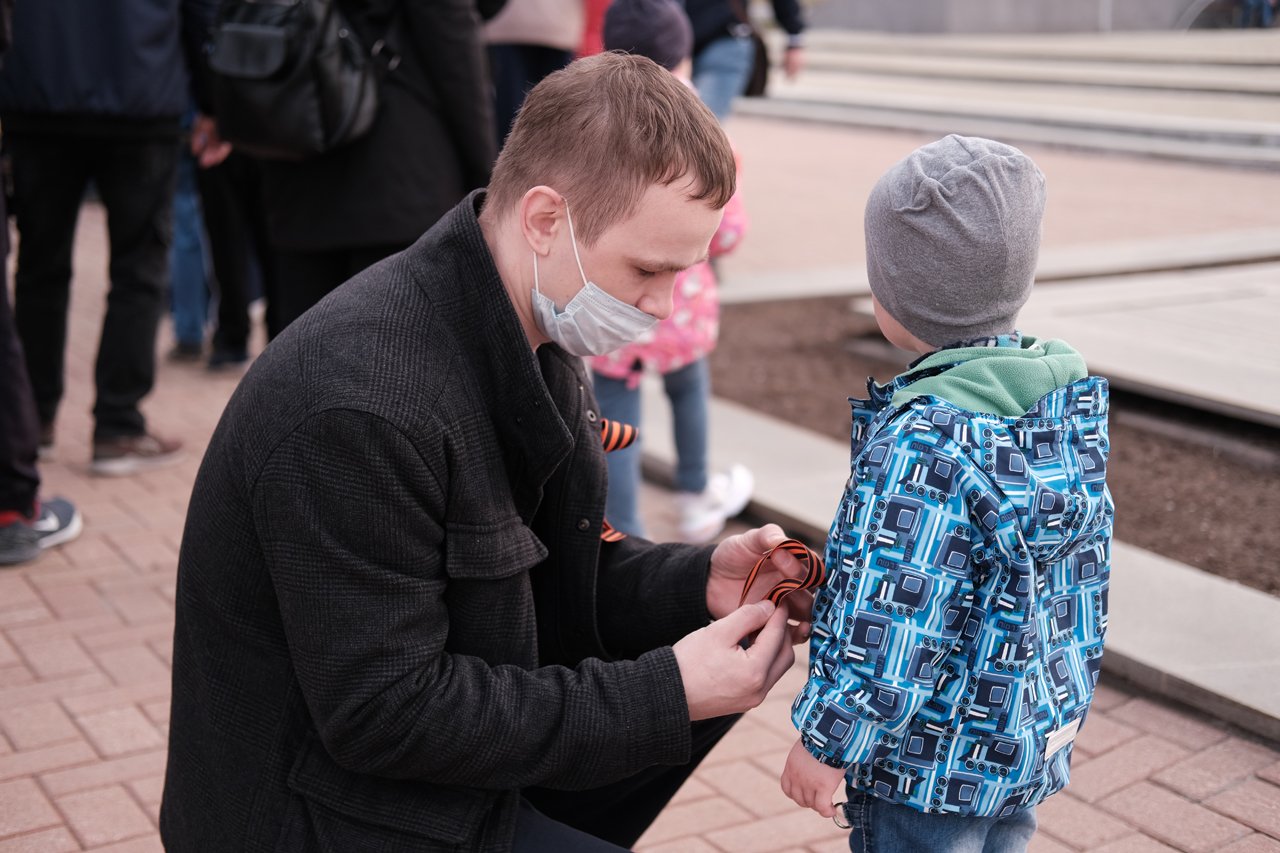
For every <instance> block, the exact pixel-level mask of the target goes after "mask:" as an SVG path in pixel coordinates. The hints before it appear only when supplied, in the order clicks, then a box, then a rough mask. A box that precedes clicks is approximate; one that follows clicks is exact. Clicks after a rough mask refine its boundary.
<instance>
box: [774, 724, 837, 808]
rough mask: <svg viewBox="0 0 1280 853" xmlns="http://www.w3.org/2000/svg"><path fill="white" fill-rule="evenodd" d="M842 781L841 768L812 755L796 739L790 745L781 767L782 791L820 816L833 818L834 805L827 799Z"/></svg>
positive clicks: (833, 794) (830, 799)
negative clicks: (783, 764)
mask: <svg viewBox="0 0 1280 853" xmlns="http://www.w3.org/2000/svg"><path fill="white" fill-rule="evenodd" d="M843 784H844V771H843V770H841V769H840V768H839V767H831V766H829V765H826V764H823V763H822V762H821V761H819V760H818V759H816V758H814V757H813V756H812V755H810V754H809V750H807V749H805V748H804V744H803V743H801V742H800V741H799V740H797V741H796V745H795V746H793V747H791V754H790V755H788V756H787V766H786V767H785V768H783V770H782V793H784V794H786V795H787V796H788V797H790V798H791V799H793V800H795V801H796V802H797V803H799V804H800V805H802V806H804V807H805V808H807V809H813V810H814V811H815V812H817V813H818V814H820V815H822V816H823V817H835V816H836V806H835V805H833V804H832V802H831V801H832V799H834V797H835V793H836V791H838V790H839V789H840V786H841V785H843Z"/></svg>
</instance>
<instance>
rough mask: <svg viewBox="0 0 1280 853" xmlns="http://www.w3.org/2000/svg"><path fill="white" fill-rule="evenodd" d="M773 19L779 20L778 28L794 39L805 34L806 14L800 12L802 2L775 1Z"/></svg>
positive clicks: (796, 0) (797, 0)
mask: <svg viewBox="0 0 1280 853" xmlns="http://www.w3.org/2000/svg"><path fill="white" fill-rule="evenodd" d="M773 17H774V18H775V19H777V21H778V26H780V27H782V28H783V29H784V30H786V31H787V35H789V36H792V37H793V38H794V37H795V36H798V35H800V34H801V33H802V32H804V13H803V12H801V11H800V0H773Z"/></svg>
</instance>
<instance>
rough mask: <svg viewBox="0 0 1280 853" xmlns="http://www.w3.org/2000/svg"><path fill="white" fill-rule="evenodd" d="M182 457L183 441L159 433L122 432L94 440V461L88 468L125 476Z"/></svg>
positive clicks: (116, 475)
mask: <svg viewBox="0 0 1280 853" xmlns="http://www.w3.org/2000/svg"><path fill="white" fill-rule="evenodd" d="M181 458H182V442H181V441H178V440H177V439H173V438H161V437H160V436H158V435H152V434H150V433H143V434H142V435H121V436H116V437H114V438H95V439H94V440H93V462H92V464H90V465H89V470H91V471H92V472H93V473H95V474H100V475H103V476H106V477H122V476H125V475H128V474H136V473H138V472H139V471H149V470H151V469H152V468H161V467H163V466H165V465H169V464H172V463H174V462H177V461H178V460H179V459H181Z"/></svg>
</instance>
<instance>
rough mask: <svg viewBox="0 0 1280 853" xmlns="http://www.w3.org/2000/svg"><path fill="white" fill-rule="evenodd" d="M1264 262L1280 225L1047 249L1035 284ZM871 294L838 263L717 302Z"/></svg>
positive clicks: (743, 285) (756, 282)
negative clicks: (1195, 235) (1173, 237)
mask: <svg viewBox="0 0 1280 853" xmlns="http://www.w3.org/2000/svg"><path fill="white" fill-rule="evenodd" d="M1265 261H1280V228H1258V229H1250V230H1247V231H1228V232H1224V233H1218V234H1202V235H1200V236H1197V237H1180V238H1176V239H1171V238H1160V239H1154V240H1133V241H1127V242H1120V243H1090V244H1088V245H1084V246H1067V247H1063V248H1059V249H1045V250H1043V251H1041V253H1040V263H1039V265H1038V266H1037V267H1036V283H1037V284H1049V283H1055V282H1077V281H1079V280H1081V279H1088V278H1104V277H1111V276H1126V275H1140V274H1143V273H1157V272H1171V271H1178V270H1192V269H1208V268H1224V267H1233V266H1241V265H1244V264H1257V263H1262V262H1265ZM869 292H870V288H869V286H868V285H867V273H866V270H865V268H863V267H862V266H853V265H840V266H834V267H829V268H823V269H816V270H806V271H805V273H804V274H803V275H796V274H794V273H776V272H775V273H757V274H754V275H733V276H732V277H727V278H726V279H725V280H724V281H723V282H722V286H721V288H720V301H721V303H722V304H725V305H734V304H740V303H748V302H772V301H774V300H777V299H810V298H814V297H820V296H860V295H865V294H867V293H869Z"/></svg>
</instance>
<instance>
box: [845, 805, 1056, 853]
mask: <svg viewBox="0 0 1280 853" xmlns="http://www.w3.org/2000/svg"><path fill="white" fill-rule="evenodd" d="M848 795H849V801H848V802H847V803H846V804H845V805H844V816H845V819H846V820H847V821H848V823H849V826H850V829H849V849H850V850H851V851H852V853H924V851H927V853H1022V851H1025V850H1026V849H1027V844H1028V843H1029V842H1030V841H1031V836H1033V835H1035V832H1036V814H1035V809H1034V808H1030V809H1024V810H1021V811H1017V812H1014V813H1013V814H1012V815H1010V816H1009V817H1004V818H999V817H961V816H959V815H949V814H924V813H923V812H918V811H916V810H915V809H913V808H911V807H910V806H902V805H897V804H894V803H890V802H886V801H885V800H881V799H879V798H878V797H873V796H871V795H869V794H864V793H862V792H860V791H854V790H849V791H848Z"/></svg>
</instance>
